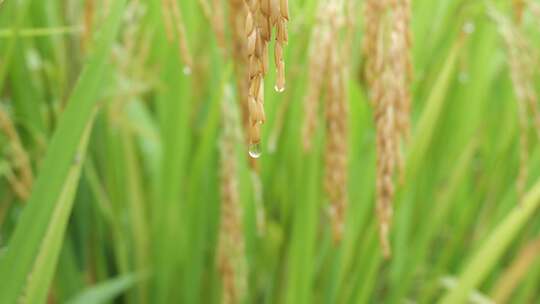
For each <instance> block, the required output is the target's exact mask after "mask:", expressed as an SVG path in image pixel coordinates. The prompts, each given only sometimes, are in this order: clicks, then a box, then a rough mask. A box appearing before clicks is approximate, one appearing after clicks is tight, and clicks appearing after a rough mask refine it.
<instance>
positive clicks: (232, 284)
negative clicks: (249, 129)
mask: <svg viewBox="0 0 540 304" xmlns="http://www.w3.org/2000/svg"><path fill="white" fill-rule="evenodd" d="M231 91H232V89H231V88H229V87H227V88H226V91H225V98H224V102H223V104H222V114H223V120H222V121H223V124H222V128H223V133H222V137H221V143H220V164H221V213H220V214H221V220H220V223H221V227H220V229H219V246H218V253H217V264H218V267H219V271H220V274H221V279H222V284H223V299H222V303H226V304H228V303H241V301H242V300H243V298H244V295H245V292H246V284H247V282H246V279H247V277H246V275H247V270H246V268H247V265H246V260H245V252H244V236H243V228H242V227H243V225H242V207H241V203H240V198H239V192H238V191H239V190H238V169H237V162H236V156H235V155H236V153H235V149H236V146H237V144H238V143H239V142H240V136H239V130H238V127H237V125H238V123H237V119H236V111H235V109H236V107H235V104H234V101H233V98H232V93H231Z"/></svg>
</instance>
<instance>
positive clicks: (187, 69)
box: [182, 65, 191, 76]
mask: <svg viewBox="0 0 540 304" xmlns="http://www.w3.org/2000/svg"><path fill="white" fill-rule="evenodd" d="M182 71H183V72H184V75H186V76H189V75H191V68H190V67H189V66H188V65H186V66H185V67H184V69H183V70H182Z"/></svg>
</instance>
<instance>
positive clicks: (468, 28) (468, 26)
mask: <svg viewBox="0 0 540 304" xmlns="http://www.w3.org/2000/svg"><path fill="white" fill-rule="evenodd" d="M474 30H475V26H474V22H472V21H467V22H465V24H464V25H463V32H465V34H468V35H470V34H472V33H474Z"/></svg>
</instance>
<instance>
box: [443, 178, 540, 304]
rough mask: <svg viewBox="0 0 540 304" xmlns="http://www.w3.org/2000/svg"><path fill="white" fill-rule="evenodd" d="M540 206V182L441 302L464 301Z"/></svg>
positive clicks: (492, 234)
mask: <svg viewBox="0 0 540 304" xmlns="http://www.w3.org/2000/svg"><path fill="white" fill-rule="evenodd" d="M539 206H540V181H538V182H537V183H536V184H535V185H534V186H533V187H532V189H531V190H530V191H529V192H528V193H527V195H526V196H525V199H524V201H523V204H522V205H519V206H516V207H514V210H513V211H512V212H511V213H510V214H509V215H508V216H507V217H506V218H505V219H504V220H503V222H501V223H500V224H499V226H497V227H496V228H495V230H494V231H493V232H492V233H491V235H490V236H489V237H488V238H487V240H486V241H485V242H484V244H483V245H482V246H481V247H480V249H479V250H478V251H477V252H476V253H475V254H474V255H473V256H472V258H471V260H470V262H469V263H468V264H467V266H466V267H465V269H464V270H463V272H462V274H461V276H460V277H459V282H458V285H457V286H456V288H454V289H452V290H451V291H449V292H448V293H446V295H445V296H444V298H443V299H442V300H441V301H440V303H443V304H451V303H464V302H465V301H466V299H467V298H468V296H469V294H470V293H471V291H472V290H473V289H475V288H476V287H478V285H479V284H480V283H481V282H482V280H483V279H484V278H485V277H486V276H487V275H488V274H489V272H490V271H491V270H492V268H493V267H494V266H495V264H496V263H497V261H498V260H499V258H500V257H501V256H502V254H503V253H504V252H505V251H506V249H507V247H508V245H509V244H510V242H511V241H512V240H513V239H514V237H515V236H516V235H517V233H518V232H519V230H520V229H521V228H522V227H523V226H524V225H525V223H526V222H527V221H528V220H529V218H530V217H531V216H532V215H533V214H534V212H535V211H536V210H537V209H538V207H539Z"/></svg>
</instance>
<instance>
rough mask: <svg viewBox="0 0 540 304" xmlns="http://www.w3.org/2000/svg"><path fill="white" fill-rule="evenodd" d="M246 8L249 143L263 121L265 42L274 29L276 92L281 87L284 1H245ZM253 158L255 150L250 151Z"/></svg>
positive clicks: (286, 12) (256, 140)
mask: <svg viewBox="0 0 540 304" xmlns="http://www.w3.org/2000/svg"><path fill="white" fill-rule="evenodd" d="M245 4H246V6H247V8H248V12H247V16H246V21H245V33H246V37H247V49H246V51H247V56H248V64H249V85H248V111H249V125H248V130H247V134H248V138H249V140H248V141H249V144H250V145H258V144H259V143H260V141H261V131H260V128H261V125H262V124H263V123H264V121H265V120H266V116H265V113H264V77H265V75H266V73H267V71H268V44H269V42H270V39H271V37H272V29H274V28H275V30H276V31H275V32H276V33H275V37H276V38H275V39H276V43H275V45H274V59H275V65H276V69H277V80H276V85H275V88H276V91H278V92H282V91H283V90H285V62H284V59H283V47H284V46H285V44H286V43H287V40H288V34H287V21H288V20H289V8H288V0H245ZM251 155H252V156H254V157H257V156H258V155H257V152H254V153H251Z"/></svg>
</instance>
